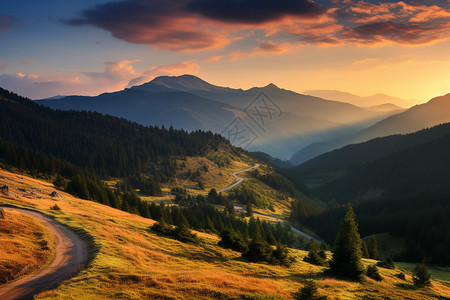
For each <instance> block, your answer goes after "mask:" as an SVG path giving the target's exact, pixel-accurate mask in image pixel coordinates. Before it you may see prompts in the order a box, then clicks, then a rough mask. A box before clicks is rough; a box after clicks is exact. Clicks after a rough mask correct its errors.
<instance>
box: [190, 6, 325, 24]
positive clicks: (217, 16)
mask: <svg viewBox="0 0 450 300" xmlns="http://www.w3.org/2000/svg"><path fill="white" fill-rule="evenodd" d="M186 8H187V9H188V10H190V11H192V12H196V13H199V14H201V15H203V16H205V17H208V18H211V19H214V20H218V21H222V22H227V23H241V24H261V23H266V22H269V21H274V20H279V19H281V18H282V17H284V16H297V17H315V16H317V15H320V14H322V13H324V12H325V10H324V9H323V8H322V7H321V6H320V5H318V4H316V3H314V2H312V1H308V0H214V1H211V0H192V1H191V2H189V3H188V4H187V6H186Z"/></svg>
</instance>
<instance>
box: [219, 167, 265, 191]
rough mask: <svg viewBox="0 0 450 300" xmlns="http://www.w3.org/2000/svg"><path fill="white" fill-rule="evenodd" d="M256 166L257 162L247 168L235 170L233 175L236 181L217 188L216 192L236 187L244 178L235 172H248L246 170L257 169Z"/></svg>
mask: <svg viewBox="0 0 450 300" xmlns="http://www.w3.org/2000/svg"><path fill="white" fill-rule="evenodd" d="M257 168H259V164H256V165H254V166H252V167H248V168H245V169H242V170H239V171H236V172H233V176H234V178H236V179H237V181H236V182H235V183H233V184H232V185H229V186H227V187H226V188H224V189H221V190H218V191H217V192H218V193H222V192H226V191H228V190H230V189H232V188H234V187H237V186H238V185H240V184H241V183H242V182H243V181H244V178H242V177H239V176H238V175H237V174H239V173H243V172H248V171H251V170H254V169H257Z"/></svg>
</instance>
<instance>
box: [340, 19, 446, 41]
mask: <svg viewBox="0 0 450 300" xmlns="http://www.w3.org/2000/svg"><path fill="white" fill-rule="evenodd" d="M449 25H450V23H447V24H439V25H435V26H430V27H427V26H424V25H422V24H420V23H408V24H403V23H395V22H376V23H370V24H364V25H360V26H357V27H355V28H352V29H349V30H348V31H346V32H345V33H344V35H345V37H346V38H348V39H349V40H350V41H353V42H360V43H365V44H377V43H381V42H386V41H389V42H395V43H400V44H409V45H414V44H428V43H431V42H435V41H438V40H442V39H443V38H444V35H440V34H441V33H444V32H446V31H447V32H448V30H449V28H450V26H449ZM447 38H448V37H447Z"/></svg>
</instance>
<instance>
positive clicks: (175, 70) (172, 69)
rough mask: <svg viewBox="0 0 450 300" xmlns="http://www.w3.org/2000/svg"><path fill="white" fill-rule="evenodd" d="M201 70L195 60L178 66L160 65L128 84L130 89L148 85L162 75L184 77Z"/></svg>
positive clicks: (177, 64)
mask: <svg viewBox="0 0 450 300" xmlns="http://www.w3.org/2000/svg"><path fill="white" fill-rule="evenodd" d="M199 70H200V66H199V65H198V64H197V63H196V61H195V60H191V61H183V62H180V63H176V64H171V65H158V66H154V67H151V68H149V69H148V70H146V71H145V72H144V73H142V74H141V75H140V76H139V77H136V78H133V79H132V80H130V82H129V83H128V85H127V86H128V87H132V86H135V85H140V84H143V83H146V82H148V81H150V80H152V79H154V78H155V77H157V76H162V75H170V76H176V75H183V74H196V73H198V71H199Z"/></svg>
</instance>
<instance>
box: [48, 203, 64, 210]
mask: <svg viewBox="0 0 450 300" xmlns="http://www.w3.org/2000/svg"><path fill="white" fill-rule="evenodd" d="M50 209H51V210H61V208H60V207H59V206H58V204H55V205H53V206H51V207H50Z"/></svg>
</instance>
